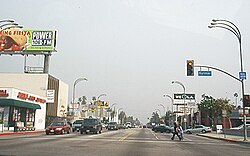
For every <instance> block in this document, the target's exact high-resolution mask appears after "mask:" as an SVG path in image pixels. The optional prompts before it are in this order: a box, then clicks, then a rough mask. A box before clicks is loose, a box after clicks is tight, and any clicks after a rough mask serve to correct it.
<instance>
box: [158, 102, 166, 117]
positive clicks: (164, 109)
mask: <svg viewBox="0 0 250 156" xmlns="http://www.w3.org/2000/svg"><path fill="white" fill-rule="evenodd" d="M158 106H161V107H162V108H163V111H164V113H163V114H165V115H166V108H165V106H164V105H163V104H159V105H158Z"/></svg>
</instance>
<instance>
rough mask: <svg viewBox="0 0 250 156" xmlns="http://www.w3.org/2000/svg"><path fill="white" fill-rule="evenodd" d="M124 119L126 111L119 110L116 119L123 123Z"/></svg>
mask: <svg viewBox="0 0 250 156" xmlns="http://www.w3.org/2000/svg"><path fill="white" fill-rule="evenodd" d="M125 119H126V113H125V112H124V111H121V112H120V114H119V115H118V120H120V121H121V123H124V122H125Z"/></svg>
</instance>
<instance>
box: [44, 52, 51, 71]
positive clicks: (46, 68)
mask: <svg viewBox="0 0 250 156" xmlns="http://www.w3.org/2000/svg"><path fill="white" fill-rule="evenodd" d="M49 61H50V54H44V68H43V73H46V74H48V73H49Z"/></svg>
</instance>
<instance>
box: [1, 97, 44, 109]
mask: <svg viewBox="0 0 250 156" xmlns="http://www.w3.org/2000/svg"><path fill="white" fill-rule="evenodd" d="M0 106H17V107H24V108H31V109H41V106H40V105H38V104H34V103H30V102H26V101H19V100H14V99H0Z"/></svg>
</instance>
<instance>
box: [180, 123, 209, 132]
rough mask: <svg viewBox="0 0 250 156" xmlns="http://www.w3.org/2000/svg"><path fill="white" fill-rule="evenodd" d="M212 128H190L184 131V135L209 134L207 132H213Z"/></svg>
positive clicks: (200, 126)
mask: <svg viewBox="0 0 250 156" xmlns="http://www.w3.org/2000/svg"><path fill="white" fill-rule="evenodd" d="M211 131H212V130H211V128H210V127H206V126H203V125H195V126H194V128H188V129H186V130H185V131H184V133H187V134H192V133H207V132H211Z"/></svg>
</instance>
